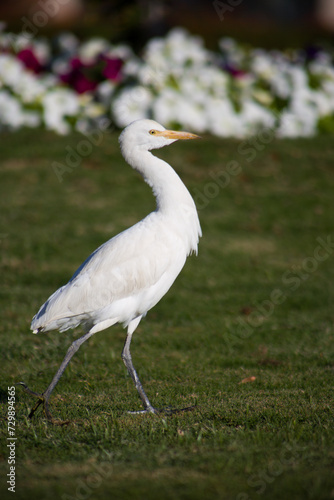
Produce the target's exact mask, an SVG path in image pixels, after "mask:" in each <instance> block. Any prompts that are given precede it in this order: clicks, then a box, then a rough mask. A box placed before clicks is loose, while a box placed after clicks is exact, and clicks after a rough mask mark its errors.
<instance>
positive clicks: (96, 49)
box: [78, 38, 110, 64]
mask: <svg viewBox="0 0 334 500" xmlns="http://www.w3.org/2000/svg"><path fill="white" fill-rule="evenodd" d="M109 47H110V44H109V42H108V41H107V40H105V39H104V38H92V39H91V40H89V41H88V42H85V43H83V44H82V45H81V47H80V48H79V51H78V55H79V57H80V59H81V60H82V62H84V63H85V64H90V63H93V62H94V61H95V60H96V58H97V56H98V55H100V54H102V53H104V52H106V51H107V50H108V49H109Z"/></svg>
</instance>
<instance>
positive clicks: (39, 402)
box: [17, 382, 70, 425]
mask: <svg viewBox="0 0 334 500" xmlns="http://www.w3.org/2000/svg"><path fill="white" fill-rule="evenodd" d="M17 385H22V387H23V389H24V390H25V392H26V393H27V394H30V395H31V396H35V397H36V398H38V400H37V402H36V404H35V406H33V408H32V409H31V410H30V413H29V415H28V418H30V419H32V417H33V416H34V414H35V412H36V411H37V409H38V408H39V407H40V405H43V409H44V414H45V416H46V419H47V421H48V422H50V424H53V425H67V424H69V423H70V421H69V420H59V419H56V418H53V416H52V415H51V413H50V410H49V403H48V399H49V398H47V397H46V396H45V393H44V392H43V393H42V394H40V393H38V392H35V391H32V390H31V389H29V387H28V386H27V385H26V384H25V383H24V382H18V383H17Z"/></svg>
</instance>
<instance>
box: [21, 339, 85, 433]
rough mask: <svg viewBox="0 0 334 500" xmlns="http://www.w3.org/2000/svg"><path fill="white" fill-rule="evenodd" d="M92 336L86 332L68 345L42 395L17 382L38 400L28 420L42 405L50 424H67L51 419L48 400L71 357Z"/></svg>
mask: <svg viewBox="0 0 334 500" xmlns="http://www.w3.org/2000/svg"><path fill="white" fill-rule="evenodd" d="M92 335H94V333H91V332H88V333H86V334H85V335H83V336H82V337H80V338H79V339H77V340H75V341H74V342H73V343H72V344H71V345H70V347H69V348H68V350H67V353H66V356H65V358H64V360H63V362H62V364H61V365H60V367H59V369H58V371H57V373H56V375H55V376H54V377H53V379H52V382H51V384H50V385H49V387H48V388H47V389H46V391H44V392H43V393H42V394H39V393H37V392H35V391H32V390H31V389H29V387H27V386H26V384H25V383H24V382H19V384H20V385H22V386H23V388H24V390H25V391H26V392H27V393H28V394H31V395H32V396H35V397H37V398H38V401H37V402H36V404H35V406H34V407H33V408H32V409H31V411H30V413H29V418H32V417H33V416H34V413H35V412H36V410H37V409H38V408H39V406H40V405H41V404H43V407H44V413H45V416H46V418H47V420H48V421H49V422H51V423H52V424H60V425H63V424H67V423H69V421H61V420H56V419H54V418H53V417H52V415H51V413H50V410H49V398H50V396H51V393H52V391H53V389H54V388H55V387H56V385H57V383H58V382H59V379H60V377H61V376H62V374H63V373H64V371H65V368H66V367H67V365H68V364H69V362H70V360H71V358H72V356H73V355H74V354H75V353H76V352H77V350H78V349H79V347H80V346H81V344H83V343H84V342H85V340H87V339H89V337H91V336H92Z"/></svg>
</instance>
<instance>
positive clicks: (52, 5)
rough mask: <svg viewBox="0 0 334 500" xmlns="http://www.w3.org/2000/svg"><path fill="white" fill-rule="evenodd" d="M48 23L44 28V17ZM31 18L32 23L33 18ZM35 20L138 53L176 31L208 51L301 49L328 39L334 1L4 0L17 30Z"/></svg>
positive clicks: (4, 15) (4, 14) (2, 9)
mask: <svg viewBox="0 0 334 500" xmlns="http://www.w3.org/2000/svg"><path fill="white" fill-rule="evenodd" d="M47 15H48V16H49V19H48V22H47V23H45V27H44V26H43V21H44V19H45V17H46V16H47ZM34 16H35V18H34ZM33 18H34V19H35V20H37V22H36V23H34V24H37V25H38V24H39V25H40V26H39V28H40V30H41V32H42V33H43V31H44V32H47V33H52V32H53V33H54V32H56V31H58V30H62V29H69V28H70V29H71V30H73V31H74V32H75V33H76V34H77V35H79V36H83V37H86V36H92V35H95V36H96V35H99V36H103V37H107V38H108V39H109V40H111V41H112V42H113V43H116V42H119V41H126V42H128V43H130V44H131V45H132V47H133V48H134V49H140V48H141V47H142V46H143V45H144V44H145V42H146V41H147V40H148V39H149V38H150V37H152V36H163V35H165V34H166V33H167V32H168V30H170V29H171V28H172V27H174V26H183V27H185V28H187V29H188V30H189V31H190V32H192V33H196V34H198V35H201V36H202V37H203V38H204V40H205V42H206V45H207V46H208V47H209V48H212V47H214V46H215V44H216V42H217V39H218V38H219V37H222V36H232V37H235V38H237V39H238V40H240V41H248V42H251V43H252V44H254V45H261V46H265V47H270V46H276V47H278V48H282V47H286V46H300V45H304V44H305V43H310V42H312V41H314V39H317V38H319V37H321V38H323V37H325V38H331V37H332V34H333V30H334V1H333V0H304V1H300V0H226V1H217V0H216V1H215V0H213V1H207V0H178V1H176V0H165V1H162V0H160V1H156V0H137V1H133V0H132V1H131V0H130V1H127V2H123V1H120V0H16V1H15V2H12V0H2V1H1V4H0V19H1V20H2V21H4V22H5V23H6V26H7V28H8V29H10V30H12V31H14V32H15V31H20V30H21V29H22V24H23V23H24V22H27V20H30V21H32V19H33Z"/></svg>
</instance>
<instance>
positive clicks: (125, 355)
mask: <svg viewBox="0 0 334 500" xmlns="http://www.w3.org/2000/svg"><path fill="white" fill-rule="evenodd" d="M131 339H132V333H128V334H127V337H126V340H125V344H124V348H123V352H122V359H123V362H124V364H125V366H126V367H127V369H128V372H129V374H130V375H131V378H132V380H133V381H134V384H135V386H136V389H137V391H138V394H139V397H140V399H141V400H142V403H143V405H144V410H141V411H130V412H129V413H134V414H135V413H156V412H157V410H156V409H155V408H154V407H153V406H152V405H151V403H150V401H149V399H148V397H147V396H146V394H145V391H144V389H143V386H142V385H141V382H140V380H139V377H138V374H137V372H136V370H135V368H134V366H133V363H132V358H131V353H130V344H131Z"/></svg>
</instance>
